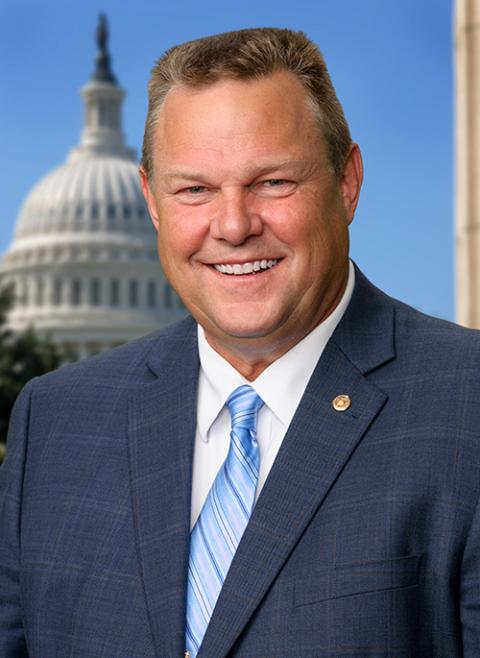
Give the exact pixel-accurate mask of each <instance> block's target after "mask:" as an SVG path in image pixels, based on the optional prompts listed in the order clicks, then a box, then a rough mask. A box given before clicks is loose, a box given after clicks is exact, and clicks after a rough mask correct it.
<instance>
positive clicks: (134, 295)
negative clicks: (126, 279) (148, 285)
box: [128, 279, 138, 306]
mask: <svg viewBox="0 0 480 658" xmlns="http://www.w3.org/2000/svg"><path fill="white" fill-rule="evenodd" d="M128 300H129V302H130V306H138V281H136V280H135V279H131V281H130V284H129V287H128Z"/></svg>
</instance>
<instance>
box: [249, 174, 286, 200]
mask: <svg viewBox="0 0 480 658" xmlns="http://www.w3.org/2000/svg"><path fill="white" fill-rule="evenodd" d="M295 188H296V183H295V182H294V181H292V180H287V179H286V178H268V179H267V180H262V181H259V182H258V183H256V184H255V185H254V191H255V192H256V193H257V194H260V195H261V196H273V197H282V196H288V195H289V194H291V193H292V192H293V191H294V190H295Z"/></svg>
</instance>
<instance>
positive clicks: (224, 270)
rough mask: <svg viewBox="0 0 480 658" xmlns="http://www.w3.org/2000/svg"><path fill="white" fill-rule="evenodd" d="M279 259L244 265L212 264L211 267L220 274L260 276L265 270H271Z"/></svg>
mask: <svg viewBox="0 0 480 658" xmlns="http://www.w3.org/2000/svg"><path fill="white" fill-rule="evenodd" d="M280 260H281V259H278V258H271V259H269V260H267V259H266V258H263V259H262V260H252V261H247V262H246V263H214V264H213V265H212V267H213V268H214V269H215V270H217V272H220V273H221V274H227V275H233V276H243V275H245V274H261V273H262V272H265V271H266V270H271V269H272V267H275V265H277V263H279V262H280Z"/></svg>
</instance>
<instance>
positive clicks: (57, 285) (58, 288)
mask: <svg viewBox="0 0 480 658" xmlns="http://www.w3.org/2000/svg"><path fill="white" fill-rule="evenodd" d="M61 303H62V281H61V280H60V279H55V281H54V282H53V305H54V306H59V305H60V304H61Z"/></svg>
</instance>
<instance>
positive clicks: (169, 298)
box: [164, 283, 173, 308]
mask: <svg viewBox="0 0 480 658" xmlns="http://www.w3.org/2000/svg"><path fill="white" fill-rule="evenodd" d="M164 302H165V306H166V308H172V302H173V295H172V289H171V288H170V284H169V283H166V284H165V290H164Z"/></svg>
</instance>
